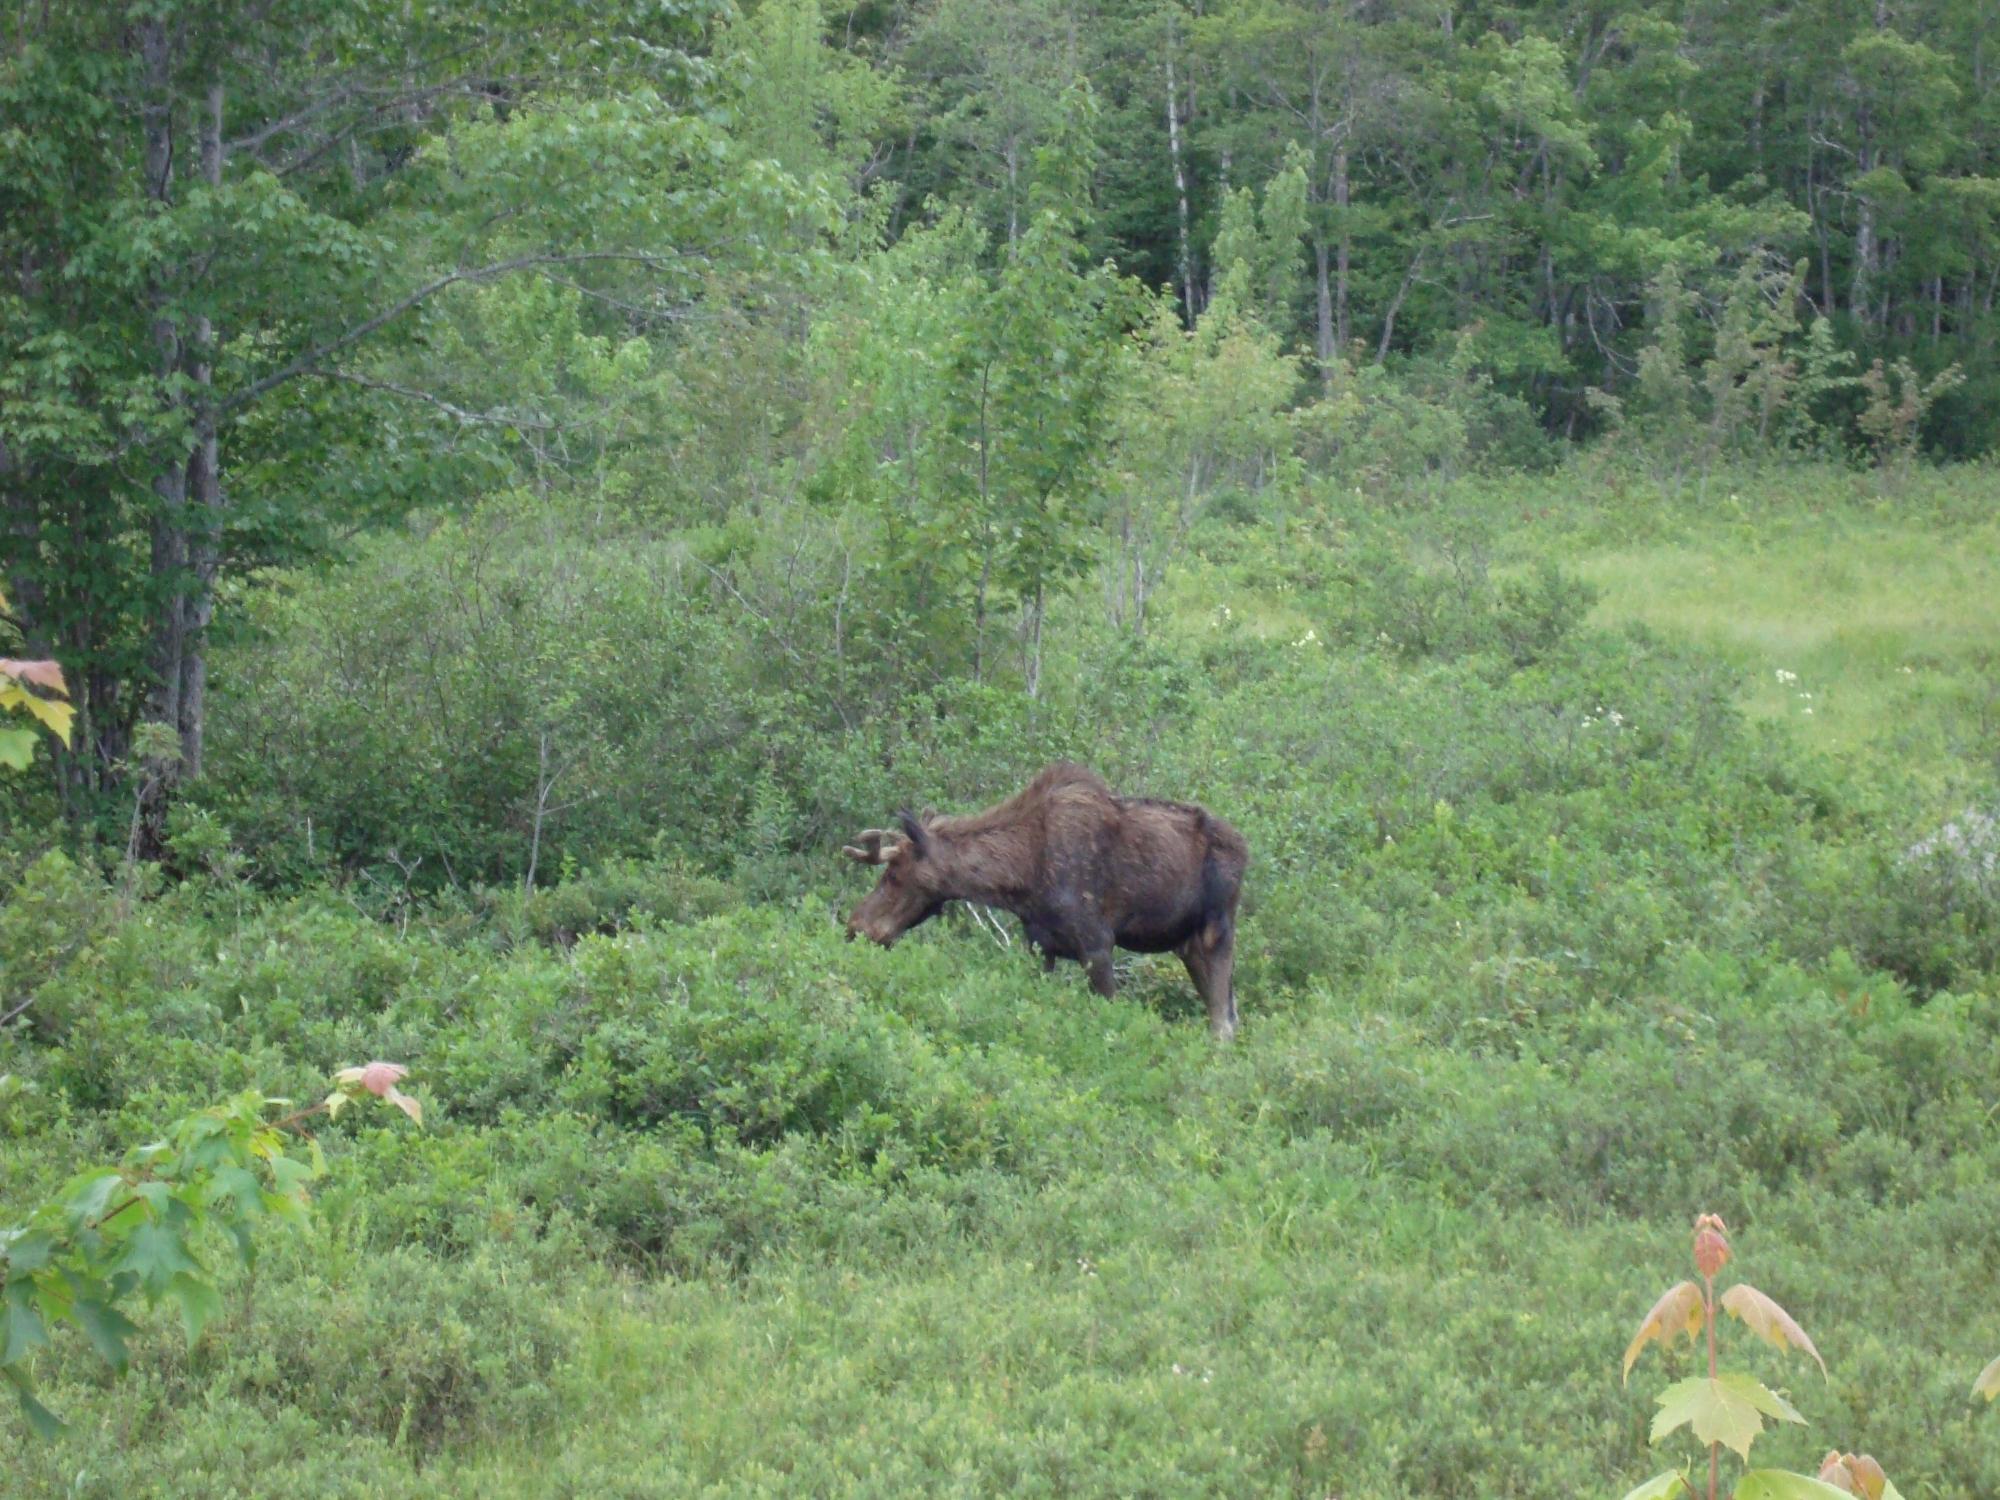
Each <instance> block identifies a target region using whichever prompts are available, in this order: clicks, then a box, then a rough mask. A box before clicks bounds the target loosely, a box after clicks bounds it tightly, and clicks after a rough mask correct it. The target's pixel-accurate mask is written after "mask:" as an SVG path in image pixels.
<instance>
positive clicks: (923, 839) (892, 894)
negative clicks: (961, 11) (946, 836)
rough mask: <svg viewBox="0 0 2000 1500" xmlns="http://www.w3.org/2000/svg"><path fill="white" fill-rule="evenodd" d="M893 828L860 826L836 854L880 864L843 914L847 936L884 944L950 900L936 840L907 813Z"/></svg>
mask: <svg viewBox="0 0 2000 1500" xmlns="http://www.w3.org/2000/svg"><path fill="white" fill-rule="evenodd" d="M898 823H899V826H898V827H896V828H869V829H864V830H863V831H862V832H861V834H860V835H859V836H858V837H857V838H856V839H855V841H854V842H853V843H851V844H848V845H845V846H844V847H843V848H842V849H841V851H840V852H841V853H842V854H845V855H846V856H847V857H848V858H849V859H851V860H853V861H854V862H855V863H856V864H862V865H880V866H881V867H882V878H881V879H880V880H879V881H877V882H876V884H875V889H874V890H872V891H870V892H869V893H868V897H867V899H866V900H864V901H863V902H862V903H861V904H860V905H859V906H857V907H855V908H854V910H853V912H852V913H851V914H850V915H849V916H848V918H847V935H848V937H850V938H852V937H854V936H855V935H856V934H857V933H858V934H860V935H861V936H862V937H865V938H867V939H868V941H869V942H871V943H880V944H881V945H882V946H883V947H884V948H887V947H890V946H892V945H893V944H894V943H895V941H896V939H897V938H899V937H901V936H902V935H903V934H904V933H906V932H908V931H909V930H910V929H911V928H912V927H915V926H917V925H919V924H920V923H923V922H928V921H929V920H930V919H931V918H932V917H934V916H936V915H937V914H938V912H939V911H941V910H943V908H944V904H945V903H946V902H947V901H949V900H951V899H952V898H951V896H950V895H949V894H948V891H947V881H946V872H945V870H944V868H943V861H942V860H940V859H939V857H938V856H939V853H940V852H941V851H940V850H939V848H938V843H937V840H936V839H935V838H934V837H933V836H932V834H931V831H930V830H929V829H928V828H926V827H925V826H924V825H923V823H922V822H921V821H919V820H918V819H917V818H916V817H915V816H914V815H913V814H911V813H908V812H905V813H903V814H902V815H901V817H900V818H899V819H898Z"/></svg>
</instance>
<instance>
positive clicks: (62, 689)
mask: <svg viewBox="0 0 2000 1500" xmlns="http://www.w3.org/2000/svg"><path fill="white" fill-rule="evenodd" d="M0 672H4V673H5V674H6V675H7V676H9V677H12V678H14V679H15V680H16V681H17V682H32V683H33V684H34V685H35V686H36V687H45V688H47V689H48V690H49V691H50V692H52V693H61V694H62V695H63V696H64V697H65V698H67V697H68V696H69V684H68V683H66V682H64V681H63V674H62V666H61V664H60V663H58V662H52V661H18V660H16V659H15V658H14V657H11V656H0Z"/></svg>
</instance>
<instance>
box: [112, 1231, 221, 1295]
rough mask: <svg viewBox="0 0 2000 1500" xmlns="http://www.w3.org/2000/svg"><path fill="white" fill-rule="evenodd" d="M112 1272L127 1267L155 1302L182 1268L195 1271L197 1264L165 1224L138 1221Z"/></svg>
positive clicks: (182, 1242) (178, 1237)
mask: <svg viewBox="0 0 2000 1500" xmlns="http://www.w3.org/2000/svg"><path fill="white" fill-rule="evenodd" d="M111 1269H112V1271H113V1272H114V1273H116V1272H121V1271H129V1272H131V1273H132V1274H134V1275H135V1276H137V1277H138V1278H139V1284H140V1285H141V1286H143V1287H144V1288H145V1289H146V1298H147V1300H148V1301H151V1302H157V1301H159V1299H160V1298H161V1297H162V1296H163V1295H165V1293H166V1291H167V1287H168V1285H169V1284H170V1283H171V1282H172V1281H173V1279H174V1278H175V1277H176V1276H178V1275H180V1274H181V1273H182V1272H184V1271H185V1272H189V1273H193V1272H198V1271H200V1270H201V1267H200V1266H198V1265H196V1264H195V1261H194V1258H193V1257H192V1256H190V1255H189V1254H188V1253H187V1245H186V1243H185V1242H184V1241H183V1240H182V1239H181V1237H180V1235H179V1234H178V1233H177V1232H176V1231H174V1230H172V1229H170V1228H168V1227H167V1226H166V1225H165V1224H141V1225H140V1226H139V1227H138V1228H137V1229H134V1230H133V1231H132V1233H131V1235H130V1237H129V1238H127V1239H126V1241H125V1248H124V1250H123V1252H122V1253H121V1254H120V1255H119V1257H118V1260H117V1262H116V1263H115V1264H114V1265H113V1266H112V1268H111Z"/></svg>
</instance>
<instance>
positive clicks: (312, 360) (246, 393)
mask: <svg viewBox="0 0 2000 1500" xmlns="http://www.w3.org/2000/svg"><path fill="white" fill-rule="evenodd" d="M681 259H683V257H678V256H671V255H658V254H654V253H652V252H650V251H643V250H585V251H575V252H571V253H568V254H560V253H555V254H546V255H517V256H515V257H513V258H512V259H511V260H502V261H495V262H493V263H492V264H490V265H485V266H478V267H475V268H474V269H472V270H469V271H452V272H450V273H449V274H447V275H444V276H440V277H437V278H436V279H435V280H433V281H429V282H426V283H425V284H424V285H423V286H420V287H418V288H417V289H416V290H415V291H413V292H411V293H410V294H409V295H407V296H405V297H402V298H399V299H398V300H397V301H395V302H392V303H390V304H389V306H387V307H385V308H383V309H382V310H381V311H380V312H378V313H376V314H375V315H374V316H373V317H370V318H365V319H363V320H362V321H361V322H359V323H357V324H355V325H354V327H352V328H350V329H348V330H347V331H346V332H345V333H342V334H339V335H337V336H336V337H334V338H331V339H328V340H327V341H326V342H325V343H323V344H320V345H319V346H317V347H316V348H313V349H308V350H307V351H306V352H305V353H304V354H301V355H299V356H298V357H297V358H296V359H293V360H291V361H290V362H289V363H287V364H284V365H281V366H279V367H278V368H277V369H275V370H273V371H272V372H271V373H270V374H268V375H265V376H263V377H262V378H260V379H258V380H253V381H252V382H251V383H250V384H249V385H247V386H245V387H244V388H243V389H242V390H240V391H237V392H236V393H235V394H234V395H232V396H230V397H229V399H228V400H226V401H224V402H222V403H221V405H220V406H219V408H218V413H219V414H220V415H224V416H227V415H229V414H230V413H232V412H236V411H239V410H241V409H242V408H243V407H245V406H248V405H249V404H250V403H251V402H253V401H255V400H257V399H258V398H259V397H261V396H265V395H268V394H269V393H270V392H272V391H274V390H276V389H277V388H278V387H279V386H281V385H284V384H285V383H286V382H288V381H291V380H296V379H297V378H298V377H299V376H301V375H307V374H313V373H316V372H317V370H318V367H319V366H320V365H321V364H322V363H323V362H324V361H325V360H328V359H330V358H332V357H333V356H334V355H336V354H338V353H340V351H341V350H343V349H348V348H352V347H353V346H354V345H355V344H358V343H360V342H361V340H363V339H365V338H367V337H368V335H369V334H371V333H374V332H376V331H377V330H379V329H381V328H383V327H386V326H387V325H388V324H390V323H393V322H395V321H396V319H398V318H400V317H402V316H403V314H404V313H406V312H409V311H411V310H412V309H414V308H416V307H418V306H420V305H421V304H423V303H425V302H427V301H429V300H430V299H431V298H432V297H435V296H436V295H437V294H438V293H439V292H442V291H444V290H446V289H447V288H449V287H454V286H458V285H461V284H466V285H477V284H479V283H482V282H487V281H495V280H498V279H499V278H500V277H502V276H506V275H510V274H512V273H513V272H515V271H526V270H531V269H533V268H534V267H536V266H569V265H577V264H580V263H583V262H586V261H625V262H629V263H632V264H635V265H643V266H652V267H665V266H668V265H671V264H675V263H676V262H677V261H679V260H681Z"/></svg>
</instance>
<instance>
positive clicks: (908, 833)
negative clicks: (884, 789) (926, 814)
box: [896, 807, 931, 859]
mask: <svg viewBox="0 0 2000 1500" xmlns="http://www.w3.org/2000/svg"><path fill="white" fill-rule="evenodd" d="M896 819H897V821H898V822H899V823H901V824H902V825H903V837H904V838H906V839H908V840H909V841H910V852H911V853H913V854H915V855H916V857H917V858H918V859H922V858H923V857H924V856H925V855H927V854H929V853H930V852H931V831H930V830H929V829H928V828H926V827H924V825H923V824H922V823H920V822H918V821H917V817H916V814H915V813H913V812H911V811H910V810H909V809H908V808H907V807H906V808H904V809H903V810H902V811H901V812H900V813H898V814H897V815H896Z"/></svg>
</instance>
